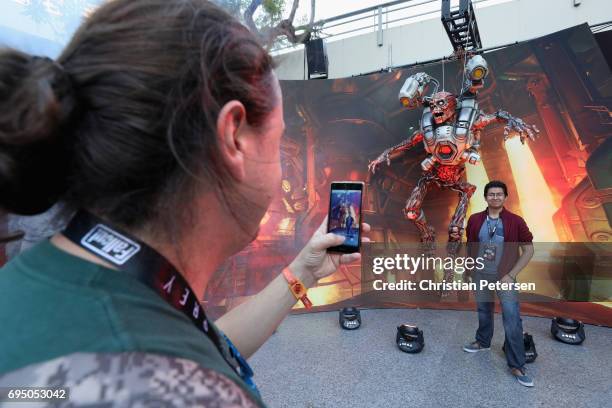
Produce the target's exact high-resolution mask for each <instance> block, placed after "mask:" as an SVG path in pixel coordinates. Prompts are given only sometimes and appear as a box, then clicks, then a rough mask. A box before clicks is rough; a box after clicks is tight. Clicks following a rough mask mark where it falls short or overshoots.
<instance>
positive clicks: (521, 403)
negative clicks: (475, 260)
mask: <svg viewBox="0 0 612 408" xmlns="http://www.w3.org/2000/svg"><path fill="white" fill-rule="evenodd" d="M361 313H362V320H363V325H362V326H361V328H360V329H358V330H354V331H346V330H342V329H341V328H340V327H339V325H338V312H321V313H308V314H299V315H290V316H289V317H287V319H286V320H285V321H284V322H283V323H282V324H281V326H280V327H279V329H278V331H277V332H276V333H275V334H274V335H273V336H272V337H271V338H270V339H269V341H268V342H267V343H266V344H265V345H264V346H263V347H262V348H261V349H260V350H259V351H258V352H257V353H256V354H255V355H254V356H253V357H252V358H251V360H250V363H251V365H252V367H253V369H254V370H255V381H256V383H257V385H258V386H259V388H260V390H261V393H262V396H263V399H264V401H266V403H267V404H268V405H269V406H270V407H305V408H320V407H326V408H327V407H330V408H331V407H487V408H489V407H509V406H510V407H550V406H563V407H572V408H578V407H589V408H595V407H610V406H611V405H610V404H611V401H612V328H607V327H598V326H591V325H586V327H585V331H586V336H587V339H586V341H585V342H584V343H583V344H582V345H580V346H571V345H567V344H563V343H560V342H558V341H556V340H554V339H553V338H552V337H551V335H550V319H547V318H538V317H523V328H524V329H525V331H527V332H529V333H530V334H532V335H533V337H534V341H535V344H536V349H537V352H538V358H537V360H536V361H535V362H534V363H532V364H528V365H527V368H528V372H529V373H530V374H531V375H533V376H534V379H535V387H534V388H531V389H528V388H525V387H522V386H521V385H519V384H518V382H517V381H516V380H515V379H514V377H512V376H511V374H510V373H509V370H508V368H507V365H506V359H505V357H504V355H503V353H502V350H501V347H502V344H503V339H504V335H503V325H502V321H501V315H500V314H496V315H495V336H494V339H493V343H492V346H491V350H490V351H486V352H479V353H473V354H472V353H466V352H464V351H463V350H462V346H463V345H464V344H465V343H467V342H469V341H472V340H473V339H474V333H475V330H476V327H477V315H476V312H475V311H474V312H469V311H452V310H430V309H376V310H374V309H372V310H362V312H361ZM400 323H412V324H416V325H418V326H419V328H421V329H422V330H423V331H424V335H425V349H424V350H423V351H422V352H421V353H420V354H414V355H411V354H406V353H403V352H401V351H400V350H399V349H398V348H397V346H396V345H395V333H396V327H397V325H398V324H400Z"/></svg>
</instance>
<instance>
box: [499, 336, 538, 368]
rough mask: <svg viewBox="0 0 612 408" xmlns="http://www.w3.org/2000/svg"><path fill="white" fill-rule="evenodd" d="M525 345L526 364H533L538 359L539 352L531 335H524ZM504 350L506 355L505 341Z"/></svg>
mask: <svg viewBox="0 0 612 408" xmlns="http://www.w3.org/2000/svg"><path fill="white" fill-rule="evenodd" d="M523 343H524V344H525V362H526V363H533V362H534V361H535V359H536V358H537V357H538V352H537V351H536V347H535V342H534V341H533V336H532V335H531V334H529V333H523ZM502 350H503V351H504V353H505V352H506V342H505V341H504V345H503V346H502Z"/></svg>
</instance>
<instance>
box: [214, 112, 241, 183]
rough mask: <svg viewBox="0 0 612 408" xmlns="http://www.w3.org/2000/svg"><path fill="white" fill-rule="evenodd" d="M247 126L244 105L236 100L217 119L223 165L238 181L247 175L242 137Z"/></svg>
mask: <svg viewBox="0 0 612 408" xmlns="http://www.w3.org/2000/svg"><path fill="white" fill-rule="evenodd" d="M246 126H247V123H246V110H245V108H244V105H243V104H242V103H241V102H239V101H236V100H232V101H229V102H228V103H226V104H225V105H224V106H223V107H222V108H221V111H220V112H219V116H218V117H217V138H218V140H217V141H218V145H219V152H220V154H221V159H222V160H223V163H224V164H225V165H226V166H227V169H228V170H229V172H230V174H231V175H232V177H233V178H234V179H235V180H236V181H239V182H240V181H243V180H244V178H245V175H246V170H245V167H244V165H245V162H244V157H245V155H244V153H245V152H244V148H245V145H244V141H243V140H242V136H243V134H242V133H244V130H245V128H246Z"/></svg>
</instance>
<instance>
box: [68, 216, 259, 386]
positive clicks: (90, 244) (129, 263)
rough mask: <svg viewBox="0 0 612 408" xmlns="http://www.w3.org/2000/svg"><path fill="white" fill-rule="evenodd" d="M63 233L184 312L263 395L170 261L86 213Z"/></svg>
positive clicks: (230, 363) (241, 360)
mask: <svg viewBox="0 0 612 408" xmlns="http://www.w3.org/2000/svg"><path fill="white" fill-rule="evenodd" d="M62 234H64V235H65V236H66V238H68V239H69V240H70V241H72V242H73V243H75V244H76V245H78V246H79V247H81V248H83V249H85V250H86V251H88V252H89V253H91V254H93V255H95V256H97V257H99V258H101V259H104V260H105V261H108V262H110V263H111V264H113V265H114V266H115V267H117V269H119V270H121V271H123V272H127V273H128V274H130V275H132V276H133V277H134V278H136V279H138V280H139V281H140V282H142V283H144V284H145V285H147V286H149V287H150V288H151V289H153V290H154V291H155V292H156V293H157V294H158V295H159V296H161V297H162V298H163V299H164V300H165V301H166V302H168V303H170V305H172V306H173V307H174V308H175V309H177V310H179V311H181V312H182V313H183V314H184V315H185V316H187V317H188V318H189V319H190V320H191V321H192V322H193V324H195V326H196V327H197V328H198V329H199V330H200V331H201V332H203V333H204V334H205V335H206V336H208V338H209V339H210V340H211V341H212V342H213V344H214V345H215V347H216V348H217V350H219V352H220V353H221V355H222V356H223V358H224V359H225V361H226V362H227V363H228V364H229V365H230V367H232V369H233V370H234V371H235V372H236V373H237V374H238V375H239V376H240V377H241V378H242V379H243V380H244V381H245V382H246V383H247V384H248V385H249V387H251V388H252V389H253V390H254V391H255V393H256V394H257V395H259V391H258V390H257V386H256V385H255V383H254V382H253V379H252V377H253V370H251V367H250V366H249V364H248V363H247V362H246V360H245V359H244V358H243V357H242V356H241V355H240V353H239V352H238V350H237V349H236V347H235V346H234V345H233V344H232V342H231V341H230V340H229V339H228V338H227V336H225V335H224V336H223V339H222V338H220V337H219V334H218V333H217V332H216V331H215V330H214V329H213V328H212V327H211V324H210V321H209V320H208V318H207V317H206V313H205V312H204V309H203V308H202V306H201V304H200V302H199V300H198V298H197V297H196V295H195V293H194V292H193V290H192V289H191V287H190V286H189V284H188V283H187V281H186V280H185V278H184V277H183V276H182V275H181V274H180V273H179V271H177V270H176V268H175V267H174V266H172V264H171V263H170V262H168V260H166V258H164V257H163V256H162V255H161V254H159V253H158V252H156V251H155V250H154V249H153V248H151V247H149V246H148V245H147V244H145V243H144V242H142V241H139V240H138V239H136V238H134V237H132V236H130V235H128V234H126V233H124V232H118V231H117V229H115V228H112V227H110V226H108V224H106V223H105V222H104V221H102V220H101V219H99V218H98V217H96V216H94V215H93V214H90V213H88V212H85V211H78V212H77V213H76V215H75V216H74V218H73V219H72V220H71V221H70V223H68V226H67V227H66V229H65V230H64V231H63V232H62ZM223 343H226V344H227V346H228V348H229V353H228V352H226V351H225V348H224V347H223ZM228 354H229V355H228Z"/></svg>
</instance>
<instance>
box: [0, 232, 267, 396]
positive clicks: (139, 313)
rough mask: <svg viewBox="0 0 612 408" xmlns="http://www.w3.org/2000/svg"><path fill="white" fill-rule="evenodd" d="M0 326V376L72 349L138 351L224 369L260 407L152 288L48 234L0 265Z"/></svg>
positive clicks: (204, 339) (187, 322)
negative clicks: (79, 254)
mask: <svg viewBox="0 0 612 408" xmlns="http://www.w3.org/2000/svg"><path fill="white" fill-rule="evenodd" d="M214 329H215V330H218V329H216V327H215V328H214ZM0 330H1V333H2V334H1V335H0V374H3V373H7V372H10V371H13V370H16V369H18V368H21V367H24V366H26V365H29V364H34V363H39V362H43V361H47V360H51V359H54V358H56V357H59V356H63V355H67V354H72V353H75V352H91V353H119V352H129V351H140V352H147V353H154V354H162V355H168V356H175V357H181V358H185V359H188V360H192V361H194V362H196V363H198V364H200V365H201V366H202V367H205V368H209V369H212V370H215V371H217V372H219V373H221V374H224V375H225V376H227V377H228V378H230V379H232V380H234V381H235V382H236V383H237V384H238V385H239V386H240V387H241V388H243V389H244V390H246V391H247V393H248V394H249V395H251V396H252V397H253V400H254V401H256V402H257V403H258V404H260V405H261V406H263V403H262V402H261V400H260V399H259V398H258V397H257V396H255V395H254V393H253V392H252V391H251V390H250V388H249V387H248V386H247V385H246V384H245V383H244V381H242V379H240V377H239V376H238V375H237V374H236V373H235V372H234V371H233V370H232V369H231V367H230V366H229V365H228V364H227V363H226V362H225V360H224V359H223V357H222V356H221V354H220V353H219V351H218V350H217V348H216V347H215V345H214V344H213V343H212V341H211V340H210V339H209V338H208V337H207V336H205V335H204V334H203V333H202V332H201V331H199V330H198V329H197V328H196V327H195V326H194V325H193V323H192V322H191V321H190V320H189V319H188V318H187V317H185V316H184V315H183V314H182V313H181V312H179V311H177V310H176V309H174V308H173V307H172V306H171V305H169V304H168V303H166V302H165V301H164V300H163V299H162V298H161V297H159V295H157V294H156V293H155V292H154V291H153V290H152V289H150V288H149V287H147V286H146V285H144V284H143V283H141V282H139V281H137V280H136V279H135V278H133V277H131V276H130V275H128V274H126V273H123V272H121V271H117V270H113V269H109V268H106V267H104V266H101V265H97V264H94V263H91V262H88V261H86V260H84V259H81V258H78V257H75V256H72V255H70V254H68V253H66V252H64V251H61V250H60V249H58V248H56V247H55V246H54V245H53V244H51V243H50V242H49V241H48V240H45V241H43V242H41V243H40V244H38V245H36V246H35V247H33V248H31V249H30V250H28V251H26V252H24V253H22V254H21V255H19V256H18V257H16V258H15V259H14V260H13V261H11V262H9V263H8V264H7V265H5V266H4V267H3V268H1V269H0Z"/></svg>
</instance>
